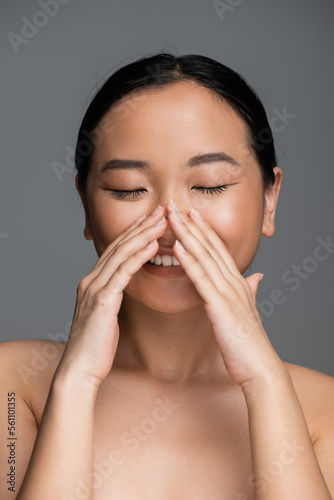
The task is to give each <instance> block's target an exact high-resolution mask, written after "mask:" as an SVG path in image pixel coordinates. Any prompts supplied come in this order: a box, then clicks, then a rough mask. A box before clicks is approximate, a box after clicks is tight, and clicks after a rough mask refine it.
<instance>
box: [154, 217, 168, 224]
mask: <svg viewBox="0 0 334 500" xmlns="http://www.w3.org/2000/svg"><path fill="white" fill-rule="evenodd" d="M165 220H166V217H165V216H163V217H162V218H161V219H159V220H158V222H156V223H155V224H154V225H155V226H160V225H161V224H163V223H164V222H165Z"/></svg>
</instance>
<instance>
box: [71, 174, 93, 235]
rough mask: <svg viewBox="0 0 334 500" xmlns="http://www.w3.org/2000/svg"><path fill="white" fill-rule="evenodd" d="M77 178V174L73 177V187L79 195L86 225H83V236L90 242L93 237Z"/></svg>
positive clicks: (83, 196)
mask: <svg viewBox="0 0 334 500" xmlns="http://www.w3.org/2000/svg"><path fill="white" fill-rule="evenodd" d="M78 177H79V176H78V174H77V175H76V176H75V187H76V188H77V191H78V193H79V195H80V198H81V201H82V204H83V207H84V209H85V217H86V223H85V229H84V236H85V238H86V240H92V239H93V236H92V232H91V227H90V218H89V211H88V207H87V203H86V198H85V194H84V193H83V192H82V191H80V189H79V183H78Z"/></svg>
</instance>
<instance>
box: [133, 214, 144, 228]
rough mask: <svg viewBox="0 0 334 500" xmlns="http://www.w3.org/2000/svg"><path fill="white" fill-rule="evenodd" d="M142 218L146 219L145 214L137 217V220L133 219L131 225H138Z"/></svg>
mask: <svg viewBox="0 0 334 500" xmlns="http://www.w3.org/2000/svg"><path fill="white" fill-rule="evenodd" d="M144 219H146V214H144V215H142V216H141V217H138V219H137V220H135V221H134V223H133V224H132V225H133V227H136V226H138V224H140V223H141V221H142V220H144Z"/></svg>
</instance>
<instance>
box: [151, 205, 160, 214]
mask: <svg viewBox="0 0 334 500" xmlns="http://www.w3.org/2000/svg"><path fill="white" fill-rule="evenodd" d="M161 209H162V206H161V205H158V206H157V208H156V209H155V210H154V212H152V213H151V215H152V216H153V215H157V214H158V213H159V212H160V210H161Z"/></svg>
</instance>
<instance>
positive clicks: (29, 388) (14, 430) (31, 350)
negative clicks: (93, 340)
mask: <svg viewBox="0 0 334 500" xmlns="http://www.w3.org/2000/svg"><path fill="white" fill-rule="evenodd" d="M64 347H65V342H53V341H50V340H39V339H32V340H10V341H4V342H0V442H1V443H5V442H6V443H7V445H6V446H3V447H2V449H1V450H0V498H1V499H3V500H7V499H8V500H9V498H12V497H13V492H17V491H18V490H19V489H20V486H21V484H22V481H23V477H24V475H25V471H26V470H27V466H28V463H29V460H30V456H31V453H32V449H33V446H34V443H35V439H36V435H37V432H38V426H39V422H40V419H41V415H42V412H43V408H44V405H45V401H46V399H47V395H48V392H49V389H50V384H51V381H52V377H53V375H54V372H55V369H56V367H57V366H58V363H59V361H60V358H61V355H62V352H63V351H64Z"/></svg>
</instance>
